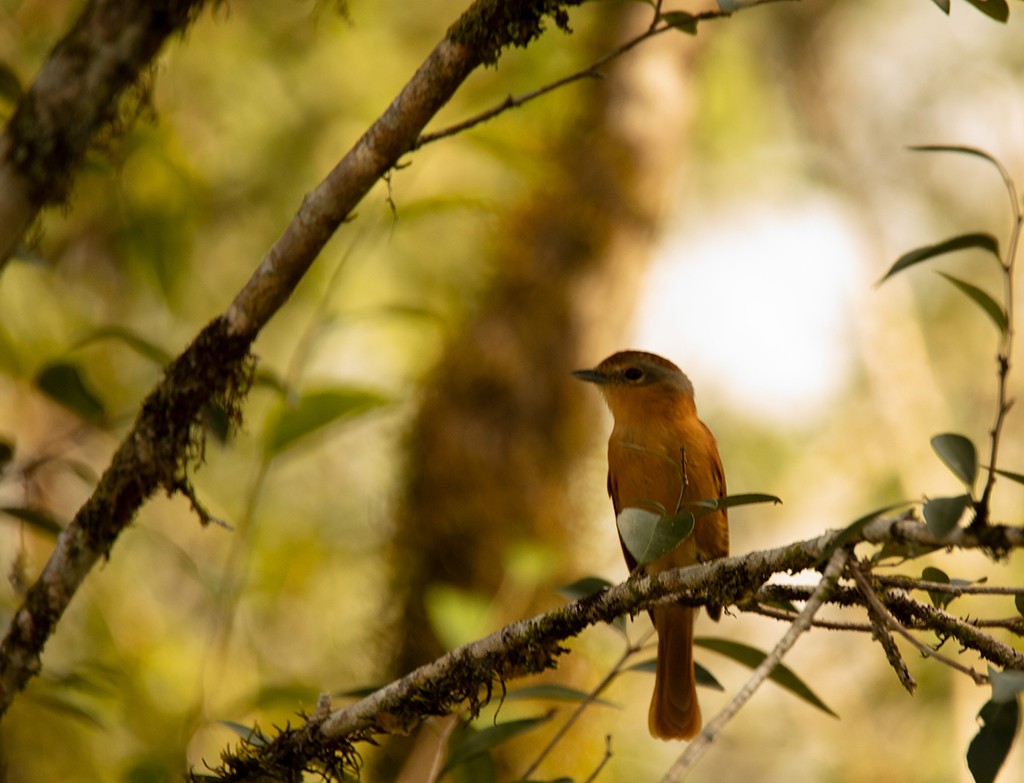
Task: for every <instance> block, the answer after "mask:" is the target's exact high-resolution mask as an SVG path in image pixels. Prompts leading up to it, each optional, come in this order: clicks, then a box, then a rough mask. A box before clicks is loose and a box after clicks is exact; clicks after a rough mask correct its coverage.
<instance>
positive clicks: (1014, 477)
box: [996, 468, 1024, 484]
mask: <svg viewBox="0 0 1024 783" xmlns="http://www.w3.org/2000/svg"><path fill="white" fill-rule="evenodd" d="M996 473H997V474H998V475H1000V476H1002V477H1003V478H1008V479H1010V481H1016V482H1017V483H1018V484H1024V473H1011V472H1010V471H1008V470H1000V469H999V468H996Z"/></svg>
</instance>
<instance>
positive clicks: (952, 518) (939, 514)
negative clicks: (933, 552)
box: [923, 495, 971, 538]
mask: <svg viewBox="0 0 1024 783" xmlns="http://www.w3.org/2000/svg"><path fill="white" fill-rule="evenodd" d="M970 504H971V496H970V495H957V496H956V497H952V498H932V499H931V500H928V501H926V502H925V504H924V509H923V511H924V521H925V524H926V525H928V529H929V530H930V531H932V534H933V535H935V536H936V537H938V538H944V537H945V536H948V535H949V534H950V533H951V532H952V531H953V530H954V528H956V526H957V523H958V522H959V521H960V517H962V516H963V515H964V511H965V510H966V509H967V507H968V506H969V505H970Z"/></svg>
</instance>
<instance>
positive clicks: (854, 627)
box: [739, 603, 874, 633]
mask: <svg viewBox="0 0 1024 783" xmlns="http://www.w3.org/2000/svg"><path fill="white" fill-rule="evenodd" d="M739 608H740V609H742V610H743V611H747V612H752V613H754V614H759V615H761V616H763V617H770V618H772V619H773V620H782V621H784V622H787V623H791V622H793V621H794V620H796V618H798V617H799V616H800V614H799V612H789V611H786V610H785V609H776V608H775V607H774V606H765V605H764V604H759V603H752V604H746V605H744V606H741V607H739ZM811 626H812V627H813V628H823V629H825V630H826V631H856V632H859V633H871V631H873V630H874V629H873V628H872V627H871V623H854V622H841V621H839V620H818V619H815V620H814V621H813V622H812V623H811Z"/></svg>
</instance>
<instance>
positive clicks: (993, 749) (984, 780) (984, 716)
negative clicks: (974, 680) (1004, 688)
mask: <svg viewBox="0 0 1024 783" xmlns="http://www.w3.org/2000/svg"><path fill="white" fill-rule="evenodd" d="M978 717H979V718H980V719H981V722H982V726H981V728H980V729H978V733H977V734H976V735H975V736H974V739H972V740H971V744H970V746H969V747H968V748H967V766H968V767H969V768H970V770H971V774H972V775H973V776H974V780H975V783H993V781H994V780H995V779H996V775H997V774H998V773H999V768H1000V767H1002V766H1003V762H1004V761H1006V757H1007V755H1009V753H1010V748H1011V747H1012V746H1013V738H1014V737H1015V736H1016V734H1017V725H1018V723H1019V722H1020V706H1019V704H1018V703H1017V700H1016V699H1013V700H1012V701H1007V702H997V701H994V700H991V701H987V702H985V706H983V707H982V708H981V712H979V713H978Z"/></svg>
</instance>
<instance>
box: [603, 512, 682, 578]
mask: <svg viewBox="0 0 1024 783" xmlns="http://www.w3.org/2000/svg"><path fill="white" fill-rule="evenodd" d="M693 522H694V520H693V514H686V513H683V514H672V515H670V516H661V515H660V514H655V513H654V512H653V511H647V510H646V509H642V508H624V509H623V510H622V513H621V514H619V516H618V518H617V519H616V520H615V524H616V526H617V527H618V528H619V536H620V537H621V538H622V543H623V544H624V545H625V547H626V549H628V550H629V553H630V554H631V555H633V557H634V558H636V562H637V564H638V565H646V564H647V563H651V562H653V561H655V560H657V559H658V558H659V557H661V556H662V555H666V554H668V553H669V552H671V551H672V550H673V549H675V548H676V546H678V545H679V542H680V541H682V540H683V539H684V538H686V537H687V536H688V535H690V533H691V532H692V531H693Z"/></svg>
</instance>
